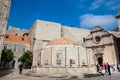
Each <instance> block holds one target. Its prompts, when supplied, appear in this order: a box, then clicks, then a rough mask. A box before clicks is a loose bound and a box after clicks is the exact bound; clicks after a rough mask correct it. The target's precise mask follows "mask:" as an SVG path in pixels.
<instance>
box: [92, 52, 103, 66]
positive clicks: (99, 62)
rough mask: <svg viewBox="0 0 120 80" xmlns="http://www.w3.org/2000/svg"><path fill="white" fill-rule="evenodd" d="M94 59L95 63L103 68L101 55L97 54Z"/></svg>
mask: <svg viewBox="0 0 120 80" xmlns="http://www.w3.org/2000/svg"><path fill="white" fill-rule="evenodd" d="M94 57H95V59H94V60H95V63H96V64H99V65H101V66H103V53H97V54H95V55H94Z"/></svg>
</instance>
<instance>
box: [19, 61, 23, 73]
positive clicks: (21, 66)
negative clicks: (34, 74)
mask: <svg viewBox="0 0 120 80" xmlns="http://www.w3.org/2000/svg"><path fill="white" fill-rule="evenodd" d="M22 68H23V63H22V62H21V63H20V65H19V74H22Z"/></svg>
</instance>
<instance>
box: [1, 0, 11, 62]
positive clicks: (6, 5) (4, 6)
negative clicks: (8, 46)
mask: <svg viewBox="0 0 120 80" xmlns="http://www.w3.org/2000/svg"><path fill="white" fill-rule="evenodd" d="M10 5H11V0H0V60H1V52H2V46H3V40H4V34H5V30H6V25H7V21H8V15H9V9H10Z"/></svg>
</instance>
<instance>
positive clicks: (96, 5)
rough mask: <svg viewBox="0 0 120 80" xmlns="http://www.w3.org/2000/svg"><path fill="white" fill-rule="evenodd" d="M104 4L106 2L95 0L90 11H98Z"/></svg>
mask: <svg viewBox="0 0 120 80" xmlns="http://www.w3.org/2000/svg"><path fill="white" fill-rule="evenodd" d="M102 2H104V0H95V1H94V2H93V3H92V4H91V7H90V8H89V9H90V10H93V9H97V8H99V7H100V6H101V5H102Z"/></svg>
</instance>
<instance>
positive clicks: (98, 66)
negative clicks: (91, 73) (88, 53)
mask: <svg viewBox="0 0 120 80" xmlns="http://www.w3.org/2000/svg"><path fill="white" fill-rule="evenodd" d="M96 68H97V72H99V68H100V65H99V64H97V65H96Z"/></svg>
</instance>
